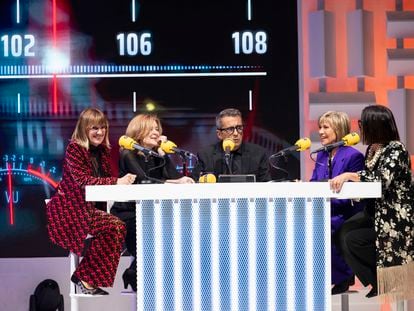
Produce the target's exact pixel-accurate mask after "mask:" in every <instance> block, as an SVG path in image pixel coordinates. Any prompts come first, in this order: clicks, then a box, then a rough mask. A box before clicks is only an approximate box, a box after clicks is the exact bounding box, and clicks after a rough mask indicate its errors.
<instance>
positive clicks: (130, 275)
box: [122, 268, 137, 292]
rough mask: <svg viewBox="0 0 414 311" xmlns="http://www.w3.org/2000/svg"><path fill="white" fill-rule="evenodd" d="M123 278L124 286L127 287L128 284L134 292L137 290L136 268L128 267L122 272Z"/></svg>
mask: <svg viewBox="0 0 414 311" xmlns="http://www.w3.org/2000/svg"><path fill="white" fill-rule="evenodd" d="M122 280H123V281H124V288H125V289H127V287H128V285H131V288H132V290H133V291H134V292H136V291H137V272H136V271H135V270H134V269H131V268H128V269H126V270H125V272H124V273H123V274H122Z"/></svg>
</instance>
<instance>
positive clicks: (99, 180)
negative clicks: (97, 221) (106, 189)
mask: <svg viewBox="0 0 414 311" xmlns="http://www.w3.org/2000/svg"><path fill="white" fill-rule="evenodd" d="M98 148H99V152H101V163H102V171H103V176H105V177H94V176H93V173H92V172H93V167H92V162H91V160H90V158H91V154H90V152H89V151H88V150H87V149H85V148H83V147H81V146H80V145H79V144H77V143H76V142H74V141H71V142H70V143H69V145H68V147H67V148H66V155H65V159H64V163H63V176H62V180H61V182H60V183H59V185H58V187H57V189H56V190H57V191H56V194H55V195H54V196H53V197H52V199H51V200H50V201H49V203H48V204H47V219H48V232H49V238H50V239H51V240H52V242H53V243H55V244H57V245H59V246H61V247H63V248H65V249H69V250H70V251H71V252H74V253H76V254H78V255H80V254H81V252H82V250H83V248H84V241H85V238H86V236H87V235H88V230H89V224H90V223H91V221H92V218H91V217H90V213H89V212H88V211H90V210H91V209H94V208H95V207H94V203H93V202H86V201H85V186H86V185H112V184H116V182H117V178H116V177H111V166H110V165H111V164H110V163H111V162H110V154H109V150H108V148H106V147H104V146H103V145H101V146H99V147H98Z"/></svg>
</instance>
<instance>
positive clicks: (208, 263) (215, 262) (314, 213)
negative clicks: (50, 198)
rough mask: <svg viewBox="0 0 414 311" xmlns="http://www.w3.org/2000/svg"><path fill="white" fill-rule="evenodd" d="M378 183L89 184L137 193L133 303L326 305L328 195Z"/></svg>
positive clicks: (365, 193)
mask: <svg viewBox="0 0 414 311" xmlns="http://www.w3.org/2000/svg"><path fill="white" fill-rule="evenodd" d="M380 195H381V185H380V184H379V183H346V184H345V185H344V187H343V189H342V191H341V193H340V194H339V195H338V194H334V193H332V191H331V190H330V189H329V184H328V183H318V182H312V183H307V182H300V183H232V184H185V185H176V184H163V185H159V184H154V185H131V186H88V187H86V199H87V200H89V201H127V200H136V202H137V253H138V257H137V263H138V292H137V310H177V311H181V310H226V311H227V310H282V311H285V310H292V311H293V310H294V311H297V310H329V309H330V307H331V294H330V288H331V284H330V283H331V275H330V258H331V249H330V238H331V233H330V232H331V230H330V200H329V199H330V198H332V197H340V198H355V197H365V198H373V197H379V196H380Z"/></svg>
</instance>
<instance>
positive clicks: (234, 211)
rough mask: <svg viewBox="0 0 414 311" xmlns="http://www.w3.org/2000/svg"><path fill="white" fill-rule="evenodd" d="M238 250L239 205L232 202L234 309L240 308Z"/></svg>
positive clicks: (231, 283) (232, 303)
mask: <svg viewBox="0 0 414 311" xmlns="http://www.w3.org/2000/svg"><path fill="white" fill-rule="evenodd" d="M237 250H238V243H237V205H236V202H230V304H231V310H232V311H236V310H239V295H238V285H239V274H238V261H237Z"/></svg>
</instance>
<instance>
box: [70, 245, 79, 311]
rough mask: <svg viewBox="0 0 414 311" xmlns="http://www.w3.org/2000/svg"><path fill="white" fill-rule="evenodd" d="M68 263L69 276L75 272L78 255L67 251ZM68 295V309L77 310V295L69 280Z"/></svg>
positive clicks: (73, 285)
mask: <svg viewBox="0 0 414 311" xmlns="http://www.w3.org/2000/svg"><path fill="white" fill-rule="evenodd" d="M69 263H70V276H69V277H71V276H72V274H73V273H74V272H75V270H76V268H77V267H78V265H79V256H78V255H76V254H74V253H72V252H71V253H69ZM69 283H70V284H69V288H70V290H69V296H70V310H71V311H78V310H79V301H78V297H76V296H75V295H76V285H75V284H74V283H73V282H72V281H70V280H69Z"/></svg>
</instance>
